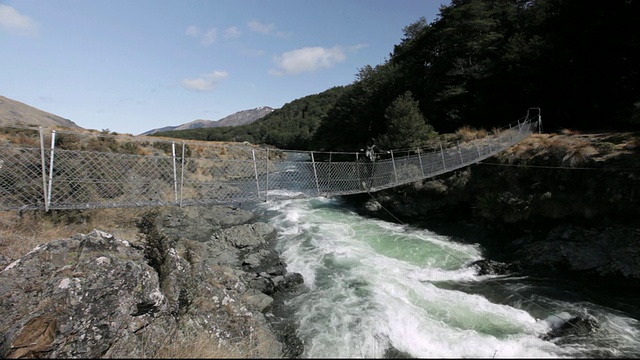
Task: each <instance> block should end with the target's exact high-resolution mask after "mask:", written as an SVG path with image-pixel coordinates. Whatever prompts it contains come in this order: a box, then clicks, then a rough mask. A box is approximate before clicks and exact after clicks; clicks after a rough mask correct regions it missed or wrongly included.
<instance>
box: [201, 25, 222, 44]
mask: <svg viewBox="0 0 640 360" xmlns="http://www.w3.org/2000/svg"><path fill="white" fill-rule="evenodd" d="M217 36H218V31H217V30H216V29H215V28H211V29H209V30H207V32H206V33H205V34H204V35H203V36H202V40H200V42H201V43H202V45H204V46H209V45H211V44H213V43H214V42H216V37H217Z"/></svg>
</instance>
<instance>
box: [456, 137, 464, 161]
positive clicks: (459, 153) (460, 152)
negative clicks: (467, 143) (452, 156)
mask: <svg viewBox="0 0 640 360" xmlns="http://www.w3.org/2000/svg"><path fill="white" fill-rule="evenodd" d="M457 146H458V155H460V165H464V160H463V159H462V151H460V141H458V144H457Z"/></svg>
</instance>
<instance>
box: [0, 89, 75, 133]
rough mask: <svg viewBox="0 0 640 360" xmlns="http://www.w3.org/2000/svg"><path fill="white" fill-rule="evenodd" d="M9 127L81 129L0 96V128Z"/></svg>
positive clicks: (55, 116) (49, 114)
mask: <svg viewBox="0 0 640 360" xmlns="http://www.w3.org/2000/svg"><path fill="white" fill-rule="evenodd" d="M10 125H20V126H24V125H31V126H42V127H44V128H53V127H66V128H70V129H83V128H82V127H80V126H78V125H77V124H76V123H74V122H73V121H71V120H69V119H65V118H63V117H60V116H58V115H53V114H51V113H48V112H46V111H42V110H40V109H37V108H34V107H33V106H29V105H27V104H24V103H21V102H19V101H16V100H12V99H9V98H6V97H4V96H0V126H10Z"/></svg>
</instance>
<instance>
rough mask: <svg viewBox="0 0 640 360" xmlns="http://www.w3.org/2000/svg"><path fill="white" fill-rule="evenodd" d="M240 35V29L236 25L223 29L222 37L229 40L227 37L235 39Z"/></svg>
mask: <svg viewBox="0 0 640 360" xmlns="http://www.w3.org/2000/svg"><path fill="white" fill-rule="evenodd" d="M240 35H242V31H240V30H238V28H237V27H235V26H232V27H230V28H227V30H225V31H224V35H223V37H224V39H225V40H229V39H235V38H238V37H240Z"/></svg>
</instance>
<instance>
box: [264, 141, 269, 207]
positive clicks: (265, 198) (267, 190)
mask: <svg viewBox="0 0 640 360" xmlns="http://www.w3.org/2000/svg"><path fill="white" fill-rule="evenodd" d="M268 195H269V148H267V186H266V188H265V189H264V201H267V197H268Z"/></svg>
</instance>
